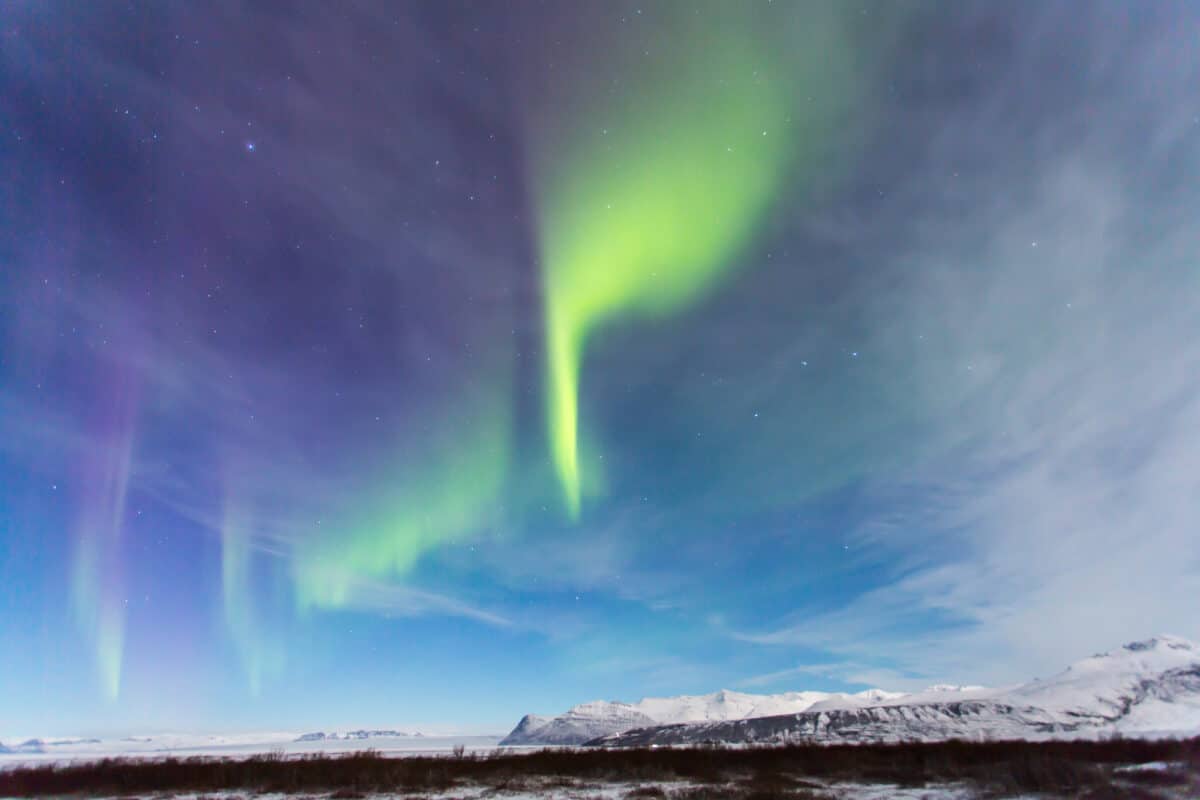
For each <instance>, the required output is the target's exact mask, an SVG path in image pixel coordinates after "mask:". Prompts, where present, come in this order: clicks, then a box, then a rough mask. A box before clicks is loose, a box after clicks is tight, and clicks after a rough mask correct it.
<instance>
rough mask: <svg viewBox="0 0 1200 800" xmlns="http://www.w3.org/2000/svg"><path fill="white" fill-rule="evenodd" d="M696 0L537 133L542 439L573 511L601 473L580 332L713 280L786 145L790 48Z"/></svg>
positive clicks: (765, 193)
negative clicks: (583, 429)
mask: <svg viewBox="0 0 1200 800" xmlns="http://www.w3.org/2000/svg"><path fill="white" fill-rule="evenodd" d="M660 8H661V7H660ZM707 11H708V12H709V13H706V14H704V15H693V14H687V15H685V14H683V13H679V14H673V15H670V16H671V27H672V34H673V35H672V36H671V37H670V41H673V42H675V44H673V45H669V46H667V50H666V52H664V53H656V54H655V55H654V58H653V62H652V63H650V64H646V63H645V60H644V59H643V60H641V61H638V60H637V57H638V56H640V55H641V54H640V53H638V54H636V55H635V56H633V57H632V58H631V59H630V61H631V62H636V63H631V65H630V66H629V67H624V68H622V67H617V68H616V69H617V70H618V71H619V73H620V74H621V76H622V77H621V81H620V83H619V85H618V89H617V90H616V91H613V92H607V93H602V94H603V99H602V100H600V101H598V102H595V103H589V104H587V105H585V106H583V107H582V108H579V107H578V106H579V101H578V100H577V99H576V98H572V101H568V102H565V103H562V104H560V106H559V108H558V109H555V110H552V111H551V115H550V116H551V119H550V121H549V122H548V123H545V124H543V123H541V122H539V123H538V125H539V127H541V128H542V130H535V131H534V139H535V140H536V143H535V145H534V147H533V148H532V150H533V157H532V162H533V169H534V183H535V190H536V204H537V213H538V219H539V238H540V256H541V264H542V273H543V289H544V292H543V297H544V304H545V347H546V359H547V362H546V368H547V375H546V387H547V390H546V399H545V403H546V417H547V434H548V437H549V448H550V453H551V458H552V461H553V465H554V468H555V472H556V473H557V478H558V481H559V483H560V484H561V489H562V493H563V499H564V502H565V505H566V510H567V512H568V514H569V515H570V517H571V518H572V519H577V518H578V517H579V513H580V504H581V494H582V492H583V487H584V486H585V484H587V485H590V484H591V483H593V482H594V481H595V480H598V477H597V476H594V475H584V474H582V470H581V466H580V464H581V457H580V446H579V440H580V423H579V416H580V411H579V407H580V397H579V395H580V379H581V365H582V362H583V358H584V355H585V352H586V350H587V346H588V342H589V339H591V338H592V337H593V336H594V335H595V332H596V331H597V329H598V328H600V327H601V326H603V325H604V324H606V323H609V322H611V321H614V320H617V319H627V318H642V319H654V318H660V317H663V316H665V315H669V314H673V313H676V312H678V311H680V310H681V309H683V308H685V307H686V306H688V305H690V304H693V303H695V302H697V301H698V300H699V299H701V298H702V297H703V296H704V295H705V293H706V292H709V291H711V290H712V289H713V287H714V286H715V285H717V283H718V281H719V280H720V279H721V278H722V277H723V276H724V275H726V274H727V273H728V272H729V271H730V269H731V267H733V266H734V265H735V264H736V258H737V255H738V253H739V251H740V250H742V249H743V248H744V247H745V246H746V244H747V242H748V241H749V239H750V238H751V236H752V235H753V233H754V232H755V230H756V228H757V227H758V225H759V223H760V222H761V220H762V218H763V217H764V214H765V212H766V211H767V209H768V208H769V207H770V205H771V203H772V200H773V199H774V198H775V197H776V196H777V194H778V193H779V191H780V188H781V185H782V184H783V183H784V181H785V179H786V177H787V175H788V172H789V166H790V164H791V162H792V160H793V158H794V156H795V155H796V153H795V150H796V147H795V128H796V125H795V122H794V114H796V113H797V112H796V111H795V109H794V106H795V103H794V99H795V96H796V94H797V90H798V88H800V87H799V86H798V84H797V77H798V74H803V73H802V68H801V65H800V64H799V63H798V57H796V56H793V55H790V54H787V49H786V48H784V47H782V46H781V43H780V42H779V41H776V40H773V39H774V37H771V36H764V35H762V33H763V32H762V31H761V30H759V29H760V28H761V27H762V26H761V25H755V24H754V23H755V22H761V20H758V19H755V18H751V16H750V15H749V14H748V13H747V10H746V8H744V7H742V6H740V5H736V4H729V5H727V6H722V5H719V4H714V6H713V7H712V8H710V9H707ZM813 27H814V28H816V29H820V28H822V27H825V26H824V25H815V26H813ZM806 33H809V32H808V31H806ZM819 34H820V31H819V30H818V32H817V33H812V34H811V35H809V36H802V37H800V38H801V39H804V40H805V41H807V42H809V43H812V42H813V41H815V40H816V37H817V36H818V35H819ZM798 46H800V47H803V46H804V42H800V43H799V44H798ZM822 49H823V48H822ZM622 69H624V70H627V71H628V74H626V73H625V72H623V71H621V70H622ZM598 94H601V93H598Z"/></svg>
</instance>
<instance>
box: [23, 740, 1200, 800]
mask: <svg viewBox="0 0 1200 800" xmlns="http://www.w3.org/2000/svg"><path fill="white" fill-rule="evenodd" d="M1148 762H1164V766H1163V767H1162V768H1160V769H1155V770H1145V771H1130V770H1127V769H1122V768H1123V767H1128V766H1129V765H1135V764H1145V763H1148ZM556 781H557V782H558V783H555V782H556ZM580 781H584V782H589V781H590V782H593V783H601V784H603V783H614V782H620V783H627V784H637V783H644V784H646V786H644V787H642V788H640V789H637V788H635V789H632V790H630V791H629V792H628V794H627V795H626V796H627V797H629V798H631V799H632V798H656V797H657V798H662V797H673V798H680V800H707V798H718V797H721V798H725V797H733V798H739V799H740V800H767V799H768V798H793V799H794V800H799V799H800V798H818V797H826V796H828V795H827V794H825V793H823V790H824V789H825V788H826V787H828V786H829V785H830V784H836V783H887V784H891V785H898V786H907V787H919V786H931V787H932V786H937V785H946V784H959V785H967V786H971V787H974V788H976V789H977V790H978V792H979V793H980V795H981V796H995V797H1002V796H1006V795H1013V794H1022V793H1043V794H1047V795H1051V796H1070V797H1086V798H1095V799H1096V800H1099V799H1100V798H1117V797H1129V798H1166V797H1200V738H1194V739H1189V740H1183V741H1161V742H1150V741H1142V740H1129V739H1118V740H1108V741H1100V742H1045V743H1031V742H959V741H951V742H939V743H928V744H921V743H901V744H868V745H790V746H781V747H757V748H724V747H699V748H686V749H684V748H680V749H671V748H666V749H629V750H604V749H575V750H565V749H548V750H539V751H535V752H525V753H517V752H512V751H504V750H497V751H495V752H493V753H490V754H486V755H484V754H481V755H470V754H463V753H461V752H460V753H456V754H454V755H439V756H411V757H409V756H406V757H403V758H400V757H386V756H383V755H380V754H378V753H376V752H373V751H365V752H360V753H350V754H346V755H321V754H317V755H305V756H297V757H287V756H284V755H283V754H282V753H272V754H267V755H261V756H253V757H250V758H244V759H231V758H212V757H201V756H197V757H191V758H163V759H155V760H147V759H120V758H114V759H103V760H100V761H95V762H90V763H82V764H46V765H38V766H26V767H19V768H15V769H10V770H6V771H2V772H0V796H4V797H36V796H47V795H72V794H75V795H88V796H95V795H135V794H148V793H164V792H183V791H188V792H228V791H241V792H277V793H283V794H293V793H316V792H322V793H323V792H331V793H334V796H335V797H358V796H363V795H364V794H366V793H378V792H387V793H405V794H411V793H420V792H423V793H429V792H445V791H447V790H454V789H461V788H465V787H481V786H482V787H486V788H488V789H489V790H497V791H501V792H503V791H524V792H529V791H530V790H535V791H536V790H537V789H539V788H545V787H547V786H554V785H560V786H566V785H572V784H573V783H575V782H580ZM673 783H675V784H678V785H679V786H680V787H683V788H679V789H670V784H673ZM664 785H666V786H667V787H668V788H667V789H664V788H663V787H664Z"/></svg>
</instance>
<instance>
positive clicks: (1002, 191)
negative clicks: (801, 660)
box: [737, 5, 1200, 681]
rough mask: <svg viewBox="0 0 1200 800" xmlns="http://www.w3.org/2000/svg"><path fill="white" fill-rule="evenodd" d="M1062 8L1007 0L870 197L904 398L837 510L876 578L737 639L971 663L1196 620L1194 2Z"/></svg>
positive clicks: (1034, 660) (1000, 668) (927, 672)
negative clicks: (898, 448) (888, 278)
mask: <svg viewBox="0 0 1200 800" xmlns="http://www.w3.org/2000/svg"><path fill="white" fill-rule="evenodd" d="M1078 11H1079V9H1078V7H1074V6H1072V7H1070V9H1069V10H1068V9H1067V8H1066V7H1065V6H1059V5H1052V6H1048V7H1046V8H1045V9H1041V10H1037V11H1034V10H1032V9H1029V8H1025V9H1024V12H1023V14H1022V15H1021V18H1020V19H1019V24H1020V25H1021V35H1020V36H1019V37H1018V36H1010V38H1009V39H1006V41H1009V42H1010V43H1011V44H1012V45H1013V46H1014V47H1015V48H1016V50H1015V52H1012V53H1010V54H1008V58H1006V59H1005V60H1004V61H1003V62H1002V63H1000V64H999V65H995V66H997V71H996V72H995V73H994V74H992V75H991V76H990V77H987V78H986V79H985V78H980V85H981V86H984V87H986V92H984V93H982V94H981V95H980V98H979V100H978V102H974V103H967V104H965V105H964V106H962V107H961V108H951V109H949V110H948V112H947V113H946V114H945V115H944V116H942V117H939V118H938V120H937V123H936V125H935V126H934V130H933V138H932V139H931V140H930V141H929V144H928V146H927V147H926V148H925V159H924V160H923V161H922V162H921V163H920V164H919V165H918V167H917V168H916V169H914V170H913V174H912V175H911V177H909V178H908V179H907V180H906V182H903V183H901V184H900V185H897V186H895V187H892V190H893V193H894V194H895V195H896V201H895V203H894V204H893V205H889V206H885V207H884V214H883V216H881V218H880V219H878V220H876V223H877V224H880V225H886V226H889V229H890V230H893V231H898V230H900V229H901V228H902V227H903V228H906V229H907V230H908V231H909V232H910V233H909V234H907V235H906V236H901V237H900V238H907V240H908V242H909V244H908V245H907V246H906V247H905V249H903V250H901V251H900V252H898V253H895V254H894V255H893V258H894V260H895V262H896V263H899V264H903V265H905V269H906V270H908V271H907V273H906V274H905V275H904V276H903V278H902V279H901V280H900V282H899V284H898V291H896V292H893V293H890V294H889V295H887V297H886V301H887V303H886V305H882V304H881V305H880V306H879V307H878V309H877V312H878V314H877V316H876V318H875V320H874V323H873V328H874V337H873V338H874V339H875V340H876V344H877V346H878V347H879V348H880V349H882V350H885V351H887V350H891V351H895V350H897V349H898V348H900V347H905V348H911V354H912V361H911V369H912V372H913V376H914V377H915V381H914V383H915V385H916V386H917V387H918V388H917V392H918V396H919V399H920V403H921V407H922V408H923V409H924V414H925V417H926V419H925V422H924V426H923V431H924V432H923V434H922V436H923V439H924V441H923V442H922V445H921V446H920V447H919V448H918V449H916V450H914V452H913V453H912V455H911V457H910V458H909V459H907V460H906V461H905V463H904V464H903V468H902V469H901V470H896V471H890V472H888V473H882V474H876V475H873V476H870V477H869V479H868V485H869V489H868V490H867V491H866V492H865V493H864V496H865V498H866V502H865V504H864V505H865V507H867V508H871V509H872V512H871V513H870V514H868V515H867V516H866V518H865V519H863V520H862V521H861V523H860V524H859V525H858V527H857V528H856V530H855V531H854V534H853V541H854V542H855V543H856V544H857V545H858V547H859V548H860V549H861V550H863V551H866V552H871V553H873V554H874V556H875V557H876V559H877V563H881V564H890V567H889V571H890V573H891V578H890V579H889V580H887V581H886V582H885V583H884V584H882V585H880V586H878V587H876V588H873V589H871V590H869V591H866V592H864V593H862V594H860V595H859V596H858V597H856V598H854V599H852V600H850V601H849V602H847V603H845V604H844V605H842V606H841V607H839V608H836V609H833V610H829V609H818V608H811V609H809V608H806V609H798V610H797V612H796V613H795V614H793V615H792V616H790V617H787V618H784V619H781V620H779V621H778V622H777V624H775V625H773V626H772V625H768V626H764V627H762V628H761V629H759V630H757V631H754V632H746V631H743V632H741V633H739V634H737V635H738V637H739V638H740V639H742V640H743V641H749V642H756V643H759V644H763V645H788V646H793V645H806V646H810V647H818V648H822V649H823V650H825V651H827V652H829V653H832V654H837V655H842V656H846V657H849V658H852V659H854V660H865V661H867V663H872V662H873V663H879V660H880V658H881V656H882V657H885V658H886V659H887V660H889V661H891V662H893V663H894V664H895V665H897V666H899V667H900V668H902V669H904V670H911V671H912V672H914V673H916V674H919V675H923V676H928V677H930V678H937V679H947V678H959V679H964V680H987V681H994V680H1011V679H1015V678H1020V677H1025V676H1026V675H1027V673H1038V672H1044V671H1046V670H1049V669H1054V668H1057V667H1060V666H1062V665H1063V664H1064V663H1066V662H1067V661H1069V660H1072V659H1074V658H1077V657H1079V656H1081V655H1084V654H1087V653H1090V652H1093V651H1095V650H1097V649H1101V648H1106V647H1111V646H1114V645H1116V644H1119V643H1120V642H1122V641H1125V640H1129V639H1131V638H1136V637H1140V636H1144V635H1147V634H1152V633H1156V632H1158V631H1157V630H1147V626H1148V625H1150V626H1153V628H1155V629H1158V628H1164V629H1170V630H1173V631H1175V632H1178V633H1180V634H1182V635H1187V636H1193V637H1194V636H1198V635H1200V620H1198V619H1197V617H1196V615H1195V614H1194V613H1193V612H1192V606H1193V605H1194V603H1193V601H1192V600H1191V599H1190V598H1194V597H1196V596H1200V595H1198V592H1200V537H1198V536H1197V530H1200V528H1198V526H1200V514H1198V512H1197V509H1196V505H1195V500H1194V498H1195V497H1197V496H1200V456H1198V455H1197V447H1196V445H1197V442H1200V383H1197V381H1196V376H1197V375H1198V374H1200V317H1197V315H1196V298H1197V296H1200V295H1198V292H1200V280H1198V279H1197V275H1200V273H1198V272H1197V259H1198V258H1200V256H1198V255H1197V254H1200V234H1198V233H1197V229H1196V227H1195V225H1194V219H1195V218H1196V216H1197V214H1198V213H1200V192H1197V190H1196V187H1197V186H1200V182H1198V180H1197V179H1198V178H1200V118H1197V116H1196V111H1195V109H1196V108H1197V104H1198V103H1200V89H1198V88H1197V86H1196V84H1195V82H1194V81H1192V80H1191V78H1190V76H1192V75H1195V74H1196V72H1197V69H1200V55H1198V54H1197V52H1196V50H1195V48H1194V47H1191V45H1190V44H1189V43H1188V42H1189V36H1191V35H1194V34H1195V32H1196V31H1197V30H1198V29H1200V26H1198V20H1197V19H1196V17H1195V15H1194V14H1191V13H1184V9H1181V8H1179V7H1174V6H1173V7H1171V8H1170V9H1168V8H1165V7H1159V8H1158V9H1156V10H1155V11H1154V12H1153V13H1148V14H1146V15H1144V16H1142V15H1139V16H1138V18H1137V19H1136V20H1134V19H1132V18H1126V20H1125V22H1126V23H1127V24H1108V23H1109V22H1110V21H1111V20H1110V17H1109V16H1106V15H1108V14H1109V13H1110V12H1112V13H1116V12H1114V10H1113V9H1111V8H1105V9H1104V10H1101V9H1100V8H1093V9H1091V10H1090V11H1089V12H1088V13H1084V14H1079V13H1077V12H1078ZM1119 16H1120V15H1119ZM996 22H997V19H996V18H995V17H991V18H989V19H966V20H965V21H964V24H965V25H966V26H967V27H968V28H969V27H970V26H971V25H985V24H996ZM1068 22H1069V23H1070V24H1067V23H1068ZM1007 24H1010V25H1015V24H1018V22H1013V21H1010V22H1008V23H1007ZM1185 31H1186V32H1190V33H1185ZM1011 33H1012V31H1010V34H1011ZM986 57H987V54H986V53H985V54H984V55H983V56H981V59H982V60H986ZM1051 65H1059V66H1055V67H1054V68H1053V69H1054V70H1056V71H1055V72H1050V71H1048V70H1050V69H1051ZM1063 65H1066V66H1063ZM1151 86H1152V87H1154V88H1153V90H1152V91H1150V90H1149V89H1148V88H1147V87H1151ZM898 113H901V112H898ZM901 119H903V117H901ZM905 124H910V125H912V126H914V128H918V129H919V128H920V127H921V123H920V121H919V120H911V119H910V120H907V122H906V123H902V124H901V125H900V126H899V127H900V129H901V130H903V129H904V125H905Z"/></svg>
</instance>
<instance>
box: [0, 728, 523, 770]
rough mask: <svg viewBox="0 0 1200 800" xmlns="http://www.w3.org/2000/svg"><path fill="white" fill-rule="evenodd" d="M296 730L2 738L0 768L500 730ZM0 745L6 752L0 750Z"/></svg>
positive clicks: (485, 742)
mask: <svg viewBox="0 0 1200 800" xmlns="http://www.w3.org/2000/svg"><path fill="white" fill-rule="evenodd" d="M303 735H304V734H300V733H280V732H271V733H246V734H234V735H211V736H203V735H201V736H188V735H181V734H158V735H154V736H131V737H126V738H121V739H47V740H44V741H43V740H33V741H30V740H25V741H22V742H17V741H5V742H3V749H0V768H3V767H5V766H13V765H18V764H31V763H39V762H46V761H56V762H58V761H61V762H66V761H81V760H83V761H92V760H96V759H99V758H107V757H115V756H121V757H142V758H153V757H161V756H168V755H174V756H195V755H206V756H229V757H236V756H249V755H255V754H259V753H269V752H279V751H282V752H284V753H287V754H289V755H300V754H307V753H350V752H355V751H359V750H366V749H372V750H378V751H379V752H380V753H383V754H386V755H420V754H426V755H430V754H435V753H450V752H453V751H454V749H455V748H456V747H459V746H461V747H463V748H464V750H465V751H466V752H486V751H491V750H494V749H495V748H496V746H497V744H498V743H499V741H500V737H499V736H367V737H364V738H340V737H339V738H336V739H331V738H326V739H322V740H318V741H297V740H298V739H299V738H300V737H301V736H303ZM4 749H7V750H9V751H10V752H4Z"/></svg>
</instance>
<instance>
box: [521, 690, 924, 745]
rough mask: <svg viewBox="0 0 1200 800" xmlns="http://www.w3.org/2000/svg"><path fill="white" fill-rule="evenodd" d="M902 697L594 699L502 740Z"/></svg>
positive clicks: (549, 738)
mask: <svg viewBox="0 0 1200 800" xmlns="http://www.w3.org/2000/svg"><path fill="white" fill-rule="evenodd" d="M904 696H905V695H904V694H903V693H900V692H885V691H883V690H881V689H868V690H866V691H864V692H859V693H857V694H831V693H829V692H785V693H783V694H775V695H757V694H745V693H742V692H731V691H729V690H727V689H722V690H721V691H719V692H713V693H712V694H702V695H681V696H679V697H647V698H644V699H642V700H640V701H638V702H637V703H621V702H606V701H600V700H598V701H593V702H590V703H583V704H581V705H577V706H575V707H573V708H571V709H570V710H569V711H567V712H566V713H565V714H560V715H559V716H557V717H539V716H535V715H532V714H531V715H528V716H526V717H524V718H523V719H522V720H521V721H520V723H518V724H517V727H516V728H514V729H513V731H512V732H511V733H510V734H509V735H508V736H507V737H505V739H504V740H503V741H502V742H501V744H504V745H523V744H547V745H565V744H582V743H583V742H586V741H588V740H590V739H594V738H596V737H597V736H604V735H606V734H610V733H617V732H620V731H626V730H630V729H632V728H639V727H646V726H652V725H670V724H677V723H688V722H705V721H710V722H723V721H726V720H741V719H750V718H755V717H769V716H776V715H779V714H795V713H799V712H801V711H805V710H807V709H809V708H811V707H813V705H814V704H817V703H822V704H827V705H830V706H831V707H837V708H843V707H859V706H863V705H870V704H874V703H879V702H887V701H894V700H898V699H900V698H902V697H904Z"/></svg>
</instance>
